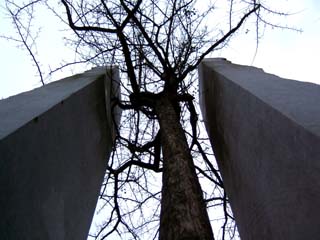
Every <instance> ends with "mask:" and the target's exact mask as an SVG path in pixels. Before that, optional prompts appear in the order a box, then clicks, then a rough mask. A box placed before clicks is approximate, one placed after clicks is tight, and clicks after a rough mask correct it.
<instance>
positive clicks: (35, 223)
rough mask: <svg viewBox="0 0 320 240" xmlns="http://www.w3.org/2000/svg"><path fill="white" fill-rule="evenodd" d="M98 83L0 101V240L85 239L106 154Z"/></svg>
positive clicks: (86, 78) (89, 79) (67, 82)
mask: <svg viewBox="0 0 320 240" xmlns="http://www.w3.org/2000/svg"><path fill="white" fill-rule="evenodd" d="M109 73H110V70H109ZM106 76H107V75H106V69H105V68H96V69H93V70H91V71H88V72H86V73H84V74H80V75H76V76H73V77H70V78H67V79H63V80H60V81H58V82H54V83H52V84H48V85H47V86H44V87H42V88H39V89H36V90H33V91H30V92H26V93H23V94H20V95H17V96H14V97H11V98H8V99H5V100H2V101H0V126H1V130H0V189H1V194H0V212H1V218H0V232H1V239H50V240H58V239H86V238H87V234H88V231H89V227H90V223H91V220H92V216H93V213H94V209H95V206H96V202H97V199H98V194H99V191H100V187H101V183H102V181H103V176H104V173H105V167H106V161H107V160H108V157H109V154H110V152H111V147H112V137H111V122H110V119H111V117H110V114H111V113H110V105H109V106H108V105H106V95H108V93H109V95H110V89H105V88H106V86H107V85H108V88H110V84H107V83H108V81H111V79H110V77H106ZM106 93H107V94H106ZM107 102H108V101H107ZM108 119H109V120H108Z"/></svg>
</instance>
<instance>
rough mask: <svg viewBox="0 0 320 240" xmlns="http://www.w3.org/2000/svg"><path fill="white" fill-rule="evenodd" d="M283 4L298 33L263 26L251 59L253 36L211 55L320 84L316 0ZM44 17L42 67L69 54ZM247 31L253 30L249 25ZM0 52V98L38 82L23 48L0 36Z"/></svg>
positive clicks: (4, 24)
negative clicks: (262, 34) (263, 32)
mask: <svg viewBox="0 0 320 240" xmlns="http://www.w3.org/2000/svg"><path fill="white" fill-rule="evenodd" d="M269 2H271V0H270V1H269ZM282 7H285V8H286V9H289V10H290V11H292V12H296V14H294V15H293V16H291V17H288V18H286V19H284V22H285V23H287V24H288V25H290V26H293V27H297V28H299V29H302V32H301V33H298V32H295V31H288V30H280V29H274V30H271V29H267V31H266V32H265V34H264V36H263V38H262V39H261V40H260V43H259V48H258V53H257V55H256V57H255V58H254V56H255V39H254V37H253V36H254V34H251V35H250V34H242V35H237V36H236V38H234V40H233V41H232V42H231V43H230V44H229V46H228V47H227V48H226V49H224V50H222V51H219V52H216V53H214V54H213V56H214V57H225V58H227V59H228V60H230V61H232V62H233V63H238V64H243V65H251V64H252V65H253V66H257V67H259V68H263V69H264V70H265V71H266V72H269V73H273V74H276V75H279V76H281V77H284V78H291V79H296V80H301V81H311V82H316V83H318V84H320V77H318V76H319V74H318V72H317V71H318V68H319V60H318V57H319V56H320V44H319V43H320V1H319V0H303V1H301V0H283V1H282ZM45 19H46V26H49V27H50V31H48V30H47V29H46V28H43V29H42V30H41V36H42V39H45V40H42V41H41V43H40V44H39V46H38V52H39V53H42V54H41V57H42V58H40V59H39V60H40V61H41V62H42V63H43V65H44V66H43V67H44V69H47V65H46V64H48V62H51V63H56V64H58V63H59V62H60V61H61V57H62V56H63V55H66V54H69V56H70V55H72V51H71V50H69V49H68V48H67V47H65V46H63V43H62V42H61V41H60V40H61V37H60V36H61V35H59V34H56V33H54V32H55V31H52V30H58V27H59V26H57V24H56V20H55V19H50V18H47V17H45ZM42 21H43V20H42ZM11 28H12V26H11V25H10V21H9V20H8V19H7V18H6V16H5V14H4V10H3V9H0V34H2V35H3V34H12V30H11ZM250 31H251V32H252V33H253V32H254V30H253V29H252V30H250ZM249 33H250V32H249ZM0 53H1V54H0V70H1V78H0V98H5V97H8V96H10V95H14V94H17V93H19V92H22V91H26V90H30V89H33V88H35V87H38V86H40V82H39V78H38V77H37V76H36V72H35V71H36V69H35V67H34V65H33V64H32V62H31V61H30V57H29V56H28V54H27V53H26V52H25V51H23V50H21V49H19V48H17V46H16V44H15V43H12V42H8V41H6V40H4V39H0ZM253 59H254V61H253ZM84 70H86V69H83V71H84ZM66 74H67V75H68V74H69V75H70V73H65V74H60V75H57V76H56V77H57V78H60V77H62V76H64V75H66Z"/></svg>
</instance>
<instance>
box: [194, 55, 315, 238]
mask: <svg viewBox="0 0 320 240" xmlns="http://www.w3.org/2000/svg"><path fill="white" fill-rule="evenodd" d="M199 75H200V76H199V77H200V89H201V90H200V104H201V110H202V113H203V116H204V120H205V124H206V128H207V131H208V134H209V137H210V140H211V143H212V146H213V150H214V152H215V155H216V158H217V161H218V165H219V168H220V170H221V172H222V177H223V180H224V182H225V187H226V190H227V193H228V195H229V198H230V201H231V207H232V209H233V212H234V215H235V218H236V222H237V225H238V228H239V232H240V236H241V239H243V240H249V239H250V240H251V239H255V240H257V239H259V240H264V239H266V240H267V239H268V240H270V239H279V240H283V239H290V240H295V239H297V240H298V239H300V240H301V239H319V236H320V221H319V216H320V107H319V106H320V105H319V104H320V86H319V85H315V84H312V83H304V82H297V81H291V80H287V79H282V78H279V77H277V76H275V75H271V74H267V73H265V72H264V71H262V70H261V69H257V68H254V67H248V66H241V65H236V64H232V63H230V62H228V61H225V60H221V59H220V60H219V59H207V60H204V61H203V62H202V64H201V65H200V67H199Z"/></svg>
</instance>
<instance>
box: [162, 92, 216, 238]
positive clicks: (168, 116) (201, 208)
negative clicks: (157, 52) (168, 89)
mask: <svg viewBox="0 0 320 240" xmlns="http://www.w3.org/2000/svg"><path fill="white" fill-rule="evenodd" d="M156 112H157V115H158V119H159V124H160V128H161V142H162V151H163V177H162V183H163V185H162V199H161V214H160V233H159V240H191V239H192V240H200V239H201V240H212V239H214V237H213V233H212V229H211V225H210V221H209V217H208V213H207V211H206V206H205V202H204V200H203V195H202V190H201V186H200V184H199V181H198V177H197V175H196V172H195V168H194V163H193V160H192V157H191V154H190V151H189V148H188V143H187V139H186V136H185V134H184V131H183V128H182V125H181V123H180V119H179V114H178V113H177V112H176V109H175V107H174V105H173V104H172V102H171V101H170V100H169V98H168V97H163V98H161V99H160V100H159V101H158V103H157V104H156Z"/></svg>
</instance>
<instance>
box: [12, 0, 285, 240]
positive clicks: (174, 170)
mask: <svg viewBox="0 0 320 240" xmlns="http://www.w3.org/2000/svg"><path fill="white" fill-rule="evenodd" d="M38 2H39V1H34V2H30V3H28V4H25V5H23V6H18V5H16V4H14V1H9V0H7V8H8V9H9V11H10V13H11V15H12V16H13V19H15V21H16V20H17V21H18V20H19V16H18V15H19V13H20V12H21V11H23V10H24V9H28V8H29V7H30V6H32V7H33V5H34V4H36V3H37V4H38ZM199 2H200V1H199ZM199 2H197V1H195V0H165V1H162V0H160V1H154V0H135V1H132V0H130V1H129V0H119V1H116V0H114V1H105V0H99V1H89V0H88V1H85V0H79V1H75V0H61V1H60V3H59V5H58V6H54V5H50V4H49V3H48V2H44V4H46V6H47V7H48V8H49V9H50V10H51V11H52V12H53V13H54V14H55V15H56V16H57V17H58V18H59V19H60V20H61V21H62V22H63V23H65V24H66V25H67V26H68V27H69V28H70V29H72V30H73V32H74V37H73V38H71V39H69V43H72V44H73V45H74V47H75V52H76V54H77V56H78V60H77V61H75V62H70V63H67V64H65V65H63V66H61V67H59V68H58V69H61V68H63V67H66V66H69V65H72V64H77V63H83V62H90V63H92V64H93V65H114V66H117V67H118V68H119V70H120V74H121V75H120V76H121V83H120V84H121V88H122V96H121V99H113V106H114V107H119V108H121V109H122V110H123V116H122V120H121V123H120V125H119V126H117V137H116V141H115V148H114V151H113V154H112V157H111V158H110V159H109V160H108V161H106V165H107V172H106V176H105V180H104V183H103V186H102V190H101V196H100V201H99V208H98V211H102V210H101V209H107V211H106V212H107V214H106V215H105V216H104V221H103V224H102V225H101V226H100V227H99V229H98V230H97V231H96V233H94V234H93V233H92V234H91V236H92V237H95V238H96V239H105V238H107V237H109V236H114V235H119V236H120V237H121V235H122V234H125V233H127V234H130V235H131V237H132V238H133V239H141V238H143V237H145V236H148V238H150V239H151V238H152V237H153V239H156V238H157V237H159V239H160V240H171V239H172V240H178V239H179V240H180V239H181V240H182V239H184V240H186V239H208V240H209V239H214V236H213V235H214V234H213V231H212V226H211V220H213V219H215V217H214V216H211V214H210V217H209V216H208V213H207V210H208V209H210V208H214V207H215V206H217V205H219V206H221V209H222V211H223V213H224V216H223V219H222V234H221V238H222V239H225V237H226V233H227V232H228V230H229V233H230V234H231V235H230V236H231V237H232V236H234V231H235V230H234V228H232V229H230V228H229V223H230V222H232V220H233V217H232V213H231V210H230V207H229V205H228V201H227V195H226V193H225V189H224V186H223V181H222V179H221V176H220V173H219V171H218V170H217V168H216V164H215V163H214V161H213V158H212V157H210V150H209V147H208V145H209V144H208V142H206V141H205V139H203V138H202V136H203V134H202V133H201V132H200V131H199V129H201V128H199V121H198V113H197V106H196V104H195V103H196V101H195V93H196V92H197V75H196V72H195V71H196V69H197V66H198V65H199V63H200V62H201V61H202V60H203V59H204V58H205V57H206V56H208V55H209V54H210V53H212V52H213V51H216V50H218V49H221V48H222V47H224V46H225V45H226V44H227V43H228V41H229V40H230V38H231V37H232V36H233V35H234V34H235V33H236V32H237V31H239V30H240V29H241V28H242V26H243V25H244V23H245V22H246V20H247V19H248V18H249V17H251V16H252V17H253V19H254V20H255V21H256V23H255V25H254V26H255V28H256V29H255V30H256V31H257V34H259V29H260V27H263V26H264V25H266V24H270V23H269V22H268V21H266V20H265V19H264V18H263V16H264V15H263V12H267V13H269V14H275V15H285V14H284V13H281V12H275V11H272V10H270V9H269V8H268V7H267V6H266V5H263V4H261V3H260V1H258V0H241V1H235V0H230V1H229V8H228V14H227V18H226V22H224V23H219V22H218V23H213V24H215V26H216V28H215V30H217V31H216V32H212V31H211V30H212V29H210V27H207V26H206V24H205V21H206V20H207V19H208V16H209V15H210V14H212V13H214V12H215V10H216V6H215V5H214V4H212V5H210V4H209V5H208V6H206V7H205V8H202V9H204V10H201V9H200V8H201V7H200V6H201V5H200V4H203V3H199ZM12 8H15V9H16V10H15V11H14V10H13V9H12ZM62 11H63V12H62ZM17 21H16V22H17ZM19 21H20V20H19ZM219 24H220V27H219ZM261 24H262V25H261ZM16 27H17V28H18V29H19V28H21V27H20V26H16ZM218 27H219V28H218ZM21 39H23V36H22V37H21ZM257 39H258V37H257ZM27 46H28V45H27ZM35 62H36V63H37V61H35ZM199 179H200V180H201V181H202V183H205V185H206V186H209V187H206V188H205V189H206V190H203V189H202V188H201V186H200V183H199ZM159 181H162V182H159ZM213 214H214V213H213ZM151 236H152V237H151ZM231 237H230V238H231Z"/></svg>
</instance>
